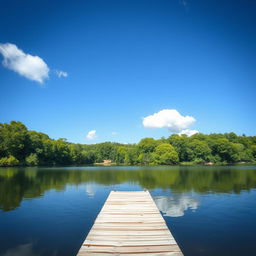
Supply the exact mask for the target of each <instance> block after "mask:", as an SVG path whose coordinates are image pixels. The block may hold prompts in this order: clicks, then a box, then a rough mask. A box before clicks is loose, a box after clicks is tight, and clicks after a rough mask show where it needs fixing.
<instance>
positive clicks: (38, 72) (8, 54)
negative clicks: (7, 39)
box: [0, 43, 49, 84]
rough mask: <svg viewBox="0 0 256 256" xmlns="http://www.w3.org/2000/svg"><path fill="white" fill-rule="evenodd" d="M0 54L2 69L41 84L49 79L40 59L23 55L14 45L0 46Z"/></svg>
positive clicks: (43, 63)
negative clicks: (9, 70)
mask: <svg viewBox="0 0 256 256" xmlns="http://www.w3.org/2000/svg"><path fill="white" fill-rule="evenodd" d="M0 53H1V54H2V55H3V57H4V59H3V65H4V67H6V68H8V69H11V70H13V71H15V72H17V73H18V74H20V75H21V76H24V77H26V78H28V79H30V80H33V81H36V82H38V83H41V84H42V83H43V82H44V80H45V79H47V78H48V77H49V75H48V74H49V68H48V66H47V64H46V63H45V62H44V60H43V59H42V58H40V57H38V56H32V55H30V54H27V53H24V52H23V51H22V50H21V49H19V48H18V47H17V46H16V45H15V44H10V43H6V44H0Z"/></svg>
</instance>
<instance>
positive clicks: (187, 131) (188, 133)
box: [178, 129, 199, 137]
mask: <svg viewBox="0 0 256 256" xmlns="http://www.w3.org/2000/svg"><path fill="white" fill-rule="evenodd" d="M196 133H199V131H197V130H190V129H185V130H182V131H181V132H179V133H178V134H179V135H182V134H186V135H187V136H188V137H190V136H192V135H194V134H196Z"/></svg>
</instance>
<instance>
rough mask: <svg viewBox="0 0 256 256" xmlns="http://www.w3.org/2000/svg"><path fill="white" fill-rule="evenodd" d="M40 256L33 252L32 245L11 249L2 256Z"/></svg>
mask: <svg viewBox="0 0 256 256" xmlns="http://www.w3.org/2000/svg"><path fill="white" fill-rule="evenodd" d="M17 255H19V256H38V255H39V254H37V253H35V252H34V251H33V246H32V244H22V245H18V246H17V247H14V248H11V249H9V250H7V251H6V253H4V254H1V255H0V256H17Z"/></svg>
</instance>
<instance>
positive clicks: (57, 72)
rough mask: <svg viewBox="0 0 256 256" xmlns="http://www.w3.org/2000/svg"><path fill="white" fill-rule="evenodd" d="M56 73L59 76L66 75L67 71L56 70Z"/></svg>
mask: <svg viewBox="0 0 256 256" xmlns="http://www.w3.org/2000/svg"><path fill="white" fill-rule="evenodd" d="M55 72H56V75H57V76H58V77H59V78H60V77H68V73H67V72H65V71H62V70H56V71H55Z"/></svg>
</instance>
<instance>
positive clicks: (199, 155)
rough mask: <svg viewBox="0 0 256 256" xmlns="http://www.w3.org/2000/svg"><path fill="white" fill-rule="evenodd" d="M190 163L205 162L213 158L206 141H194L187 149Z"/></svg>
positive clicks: (189, 143)
mask: <svg viewBox="0 0 256 256" xmlns="http://www.w3.org/2000/svg"><path fill="white" fill-rule="evenodd" d="M186 152H187V157H188V161H197V162H204V161H209V160H210V158H211V149H210V147H209V146H208V145H207V143H206V142H205V141H200V140H199V139H193V140H192V141H190V142H188V143H187V147H186Z"/></svg>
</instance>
